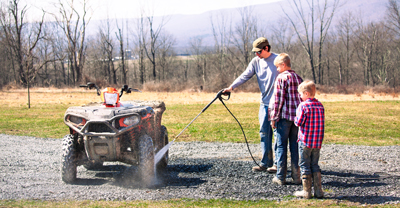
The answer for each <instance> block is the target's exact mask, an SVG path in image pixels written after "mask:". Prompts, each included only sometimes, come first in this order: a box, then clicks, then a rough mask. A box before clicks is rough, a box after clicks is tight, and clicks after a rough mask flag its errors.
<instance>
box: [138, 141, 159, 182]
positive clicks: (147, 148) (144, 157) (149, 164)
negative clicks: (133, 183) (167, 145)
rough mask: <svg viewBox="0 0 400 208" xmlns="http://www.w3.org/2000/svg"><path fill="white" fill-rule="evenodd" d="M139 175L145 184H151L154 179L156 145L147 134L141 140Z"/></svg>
mask: <svg viewBox="0 0 400 208" xmlns="http://www.w3.org/2000/svg"><path fill="white" fill-rule="evenodd" d="M138 147H139V149H138V151H139V167H138V169H139V174H140V176H141V179H142V181H143V182H144V183H145V184H147V185H148V184H150V183H151V181H152V180H153V179H154V176H155V172H154V145H153V140H152V139H151V137H150V136H148V135H147V134H144V135H142V136H141V137H140V138H139V145H138Z"/></svg>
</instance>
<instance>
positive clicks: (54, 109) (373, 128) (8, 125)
mask: <svg viewBox="0 0 400 208" xmlns="http://www.w3.org/2000/svg"><path fill="white" fill-rule="evenodd" d="M77 94H78V96H84V95H80V94H79V93H77ZM75 96H76V95H75ZM323 104H324V106H325V117H326V118H325V121H326V123H325V125H326V126H325V140H324V143H337V144H355V145H399V144H400V128H398V126H399V125H400V101H340V102H323ZM73 105H77V104H76V103H63V102H60V103H57V102H53V103H51V102H50V103H44V102H43V103H35V104H34V105H32V106H31V108H30V109H28V108H27V107H26V105H21V104H19V105H3V106H2V108H0V133H4V134H11V135H27V136H35V137H43V138H62V137H63V136H64V135H66V134H68V133H69V131H68V128H67V126H66V125H65V124H64V123H63V117H64V112H65V110H66V109H67V108H68V107H69V106H73ZM205 105H206V104H177V103H172V104H168V103H167V110H166V111H165V113H164V115H163V120H162V124H163V125H165V126H166V127H167V129H168V132H169V135H170V140H172V139H174V138H175V137H176V135H177V134H179V132H181V131H182V129H183V128H184V127H185V126H186V125H187V124H189V123H190V121H191V120H192V119H194V118H195V117H196V116H197V115H198V114H199V113H200V112H201V110H202V109H203V108H204V107H205ZM226 105H227V106H228V108H229V109H230V110H231V112H232V113H233V114H234V115H235V116H236V117H237V119H238V120H239V121H240V123H241V124H242V126H243V129H244V131H245V133H246V136H247V139H248V141H249V142H252V143H257V142H258V141H259V134H258V131H259V124H258V109H259V104H258V103H230V102H229V101H227V102H226ZM176 141H207V142H244V138H243V135H242V132H241V129H240V127H239V126H238V124H237V123H236V121H235V120H234V119H233V117H232V116H231V115H230V114H229V112H228V111H227V110H226V109H225V107H224V106H223V105H222V104H221V103H220V102H219V101H218V100H216V101H215V102H214V103H213V104H212V105H211V106H210V107H209V108H208V109H207V110H206V111H205V112H204V113H202V114H201V115H200V116H199V117H198V118H197V120H196V121H194V123H193V124H192V125H191V126H190V127H189V128H188V129H187V130H186V131H185V132H184V133H183V134H182V135H181V136H180V137H179V138H177V140H176Z"/></svg>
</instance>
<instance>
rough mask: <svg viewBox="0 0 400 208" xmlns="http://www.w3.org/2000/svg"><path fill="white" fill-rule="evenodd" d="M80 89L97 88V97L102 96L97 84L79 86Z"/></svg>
mask: <svg viewBox="0 0 400 208" xmlns="http://www.w3.org/2000/svg"><path fill="white" fill-rule="evenodd" d="M79 87H86V88H89V90H91V89H92V88H95V89H96V91H97V95H98V96H100V88H99V87H98V86H97V85H96V84H95V83H92V82H88V83H87V84H86V85H79Z"/></svg>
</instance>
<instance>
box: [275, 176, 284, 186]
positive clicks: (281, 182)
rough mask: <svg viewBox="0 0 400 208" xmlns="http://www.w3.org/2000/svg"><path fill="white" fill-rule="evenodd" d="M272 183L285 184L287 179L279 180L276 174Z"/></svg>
mask: <svg viewBox="0 0 400 208" xmlns="http://www.w3.org/2000/svg"><path fill="white" fill-rule="evenodd" d="M272 183H275V184H278V185H285V183H286V182H285V180H279V178H277V177H276V176H275V177H274V178H273V179H272Z"/></svg>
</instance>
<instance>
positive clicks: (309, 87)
mask: <svg viewBox="0 0 400 208" xmlns="http://www.w3.org/2000/svg"><path fill="white" fill-rule="evenodd" d="M297 91H299V92H308V93H310V96H313V97H314V96H315V91H316V88H315V83H314V82H313V81H310V80H306V81H304V82H302V83H301V84H300V85H299V87H298V88H297Z"/></svg>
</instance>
